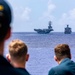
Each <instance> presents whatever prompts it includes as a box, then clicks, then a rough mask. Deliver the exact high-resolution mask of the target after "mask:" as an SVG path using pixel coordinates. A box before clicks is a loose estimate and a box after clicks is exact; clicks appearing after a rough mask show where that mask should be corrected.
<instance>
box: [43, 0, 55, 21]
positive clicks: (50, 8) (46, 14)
mask: <svg viewBox="0 0 75 75" xmlns="http://www.w3.org/2000/svg"><path fill="white" fill-rule="evenodd" d="M55 8H56V6H55V4H53V3H52V1H51V0H49V1H48V6H47V10H46V11H45V12H44V13H43V17H42V18H49V19H51V20H52V19H53V18H54V16H53V15H52V12H53V11H54V10H55Z"/></svg>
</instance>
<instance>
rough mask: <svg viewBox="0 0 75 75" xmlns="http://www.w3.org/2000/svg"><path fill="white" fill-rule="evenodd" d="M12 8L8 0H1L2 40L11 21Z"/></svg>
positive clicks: (0, 26)
mask: <svg viewBox="0 0 75 75" xmlns="http://www.w3.org/2000/svg"><path fill="white" fill-rule="evenodd" d="M11 17H12V16H11V9H10V7H9V5H8V3H7V2H6V0H0V41H2V40H3V39H4V38H5V36H6V34H7V32H8V30H9V28H10V23H11Z"/></svg>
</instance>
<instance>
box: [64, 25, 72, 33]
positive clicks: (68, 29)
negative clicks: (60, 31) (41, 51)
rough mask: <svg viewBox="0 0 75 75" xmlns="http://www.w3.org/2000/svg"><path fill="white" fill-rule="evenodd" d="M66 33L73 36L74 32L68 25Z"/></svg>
mask: <svg viewBox="0 0 75 75" xmlns="http://www.w3.org/2000/svg"><path fill="white" fill-rule="evenodd" d="M64 33H65V34H71V33H72V30H71V28H70V27H69V25H67V27H66V28H65V31H64Z"/></svg>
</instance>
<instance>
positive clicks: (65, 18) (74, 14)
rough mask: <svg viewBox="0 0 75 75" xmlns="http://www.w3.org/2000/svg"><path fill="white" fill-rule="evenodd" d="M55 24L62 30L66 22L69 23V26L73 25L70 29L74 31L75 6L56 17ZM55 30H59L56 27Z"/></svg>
mask: <svg viewBox="0 0 75 75" xmlns="http://www.w3.org/2000/svg"><path fill="white" fill-rule="evenodd" d="M56 24H57V25H58V26H59V28H60V31H63V29H64V27H66V25H67V24H69V26H70V27H73V28H72V30H73V31H75V29H74V25H75V8H74V9H72V10H69V11H68V12H67V13H63V14H62V15H61V17H60V18H59V19H57V21H56ZM55 27H56V26H55ZM62 28H63V29H62ZM56 31H59V29H57V30H56Z"/></svg>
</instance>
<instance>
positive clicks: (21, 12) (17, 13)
mask: <svg viewBox="0 0 75 75" xmlns="http://www.w3.org/2000/svg"><path fill="white" fill-rule="evenodd" d="M30 13H31V9H30V8H28V7H19V8H18V7H15V9H14V18H15V19H16V20H23V21H28V20H29V19H30Z"/></svg>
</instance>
